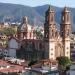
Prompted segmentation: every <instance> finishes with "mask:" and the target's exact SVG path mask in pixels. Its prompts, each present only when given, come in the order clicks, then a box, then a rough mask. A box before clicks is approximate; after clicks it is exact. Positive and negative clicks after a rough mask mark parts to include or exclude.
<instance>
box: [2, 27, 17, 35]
mask: <svg viewBox="0 0 75 75" xmlns="http://www.w3.org/2000/svg"><path fill="white" fill-rule="evenodd" d="M3 33H4V34H5V35H6V36H9V35H14V34H16V32H15V30H13V29H12V28H4V30H3Z"/></svg>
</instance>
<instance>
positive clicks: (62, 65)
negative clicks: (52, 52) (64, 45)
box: [57, 56, 71, 75]
mask: <svg viewBox="0 0 75 75" xmlns="http://www.w3.org/2000/svg"><path fill="white" fill-rule="evenodd" d="M57 61H58V68H59V71H60V75H66V71H67V68H69V67H70V65H71V60H70V59H69V58H68V57H66V56H61V57H57Z"/></svg>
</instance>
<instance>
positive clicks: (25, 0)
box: [0, 0, 75, 7]
mask: <svg viewBox="0 0 75 75" xmlns="http://www.w3.org/2000/svg"><path fill="white" fill-rule="evenodd" d="M0 2H2V3H13V4H21V5H27V6H32V7H35V6H41V5H45V4H50V5H54V6H58V7H64V6H67V7H75V0H0Z"/></svg>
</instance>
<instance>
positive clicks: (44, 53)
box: [18, 6, 71, 60]
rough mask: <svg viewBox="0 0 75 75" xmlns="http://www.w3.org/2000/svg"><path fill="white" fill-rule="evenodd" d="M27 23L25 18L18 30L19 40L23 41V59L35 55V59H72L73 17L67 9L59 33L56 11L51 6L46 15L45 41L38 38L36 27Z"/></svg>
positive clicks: (63, 13) (62, 14)
mask: <svg viewBox="0 0 75 75" xmlns="http://www.w3.org/2000/svg"><path fill="white" fill-rule="evenodd" d="M27 22H28V21H27V18H25V17H24V18H23V23H22V25H20V26H21V27H19V28H18V39H20V40H22V42H21V50H20V52H19V53H20V54H21V56H22V57H25V58H26V59H30V57H31V56H32V57H33V54H34V57H36V58H35V59H37V58H38V57H39V58H41V59H52V60H55V59H56V57H59V56H67V57H69V58H70V33H71V17H70V11H69V10H68V8H67V7H64V9H63V10H62V13H61V24H60V31H58V30H57V28H56V22H55V11H54V10H53V9H52V8H51V7H50V6H49V8H48V10H47V11H46V13H45V23H44V37H43V39H37V38H36V35H35V34H34V27H31V26H29V25H27ZM28 29H29V30H28ZM22 49H23V50H22ZM40 56H41V57H40ZM39 58H38V59H39Z"/></svg>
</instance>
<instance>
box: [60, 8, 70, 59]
mask: <svg viewBox="0 0 75 75" xmlns="http://www.w3.org/2000/svg"><path fill="white" fill-rule="evenodd" d="M70 33H71V17H70V11H69V10H68V9H67V7H65V8H64V9H63V11H62V17H61V25H60V34H61V37H62V43H63V52H64V53H63V55H64V56H67V57H69V58H70Z"/></svg>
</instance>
